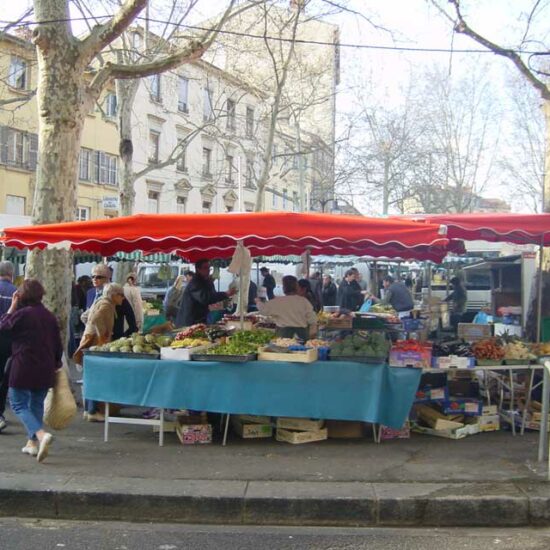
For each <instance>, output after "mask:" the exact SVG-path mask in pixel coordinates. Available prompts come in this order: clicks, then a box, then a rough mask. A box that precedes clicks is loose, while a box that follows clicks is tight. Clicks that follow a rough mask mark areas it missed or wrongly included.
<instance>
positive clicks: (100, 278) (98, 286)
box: [82, 264, 138, 340]
mask: <svg viewBox="0 0 550 550" xmlns="http://www.w3.org/2000/svg"><path fill="white" fill-rule="evenodd" d="M111 276H112V270H111V268H110V267H109V266H108V265H106V264H97V265H95V266H94V268H93V269H92V284H93V285H94V287H93V288H92V289H90V290H89V291H88V295H87V300H86V308H87V310H86V311H85V312H84V314H83V316H82V321H83V322H84V323H87V319H88V314H89V311H90V308H91V307H92V305H93V304H94V302H96V301H97V300H99V299H100V298H101V296H102V294H103V289H104V287H105V285H107V284H108V283H109V282H110V281H111ZM125 325H126V326H127V327H128V328H127V329H125ZM137 331H138V326H137V323H136V317H135V315H134V310H133V309H132V306H131V305H130V303H129V302H128V300H126V299H124V300H123V301H122V303H121V304H120V305H117V306H116V317H115V324H114V326H113V335H112V339H113V340H118V339H119V338H122V337H123V336H130V335H131V334H133V333H134V332H137Z"/></svg>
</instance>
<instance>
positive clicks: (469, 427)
mask: <svg viewBox="0 0 550 550" xmlns="http://www.w3.org/2000/svg"><path fill="white" fill-rule="evenodd" d="M413 432H417V433H421V434H425V435H435V436H436V437H444V438H446V439H463V438H464V437H467V436H469V435H475V434H478V433H479V432H480V428H479V424H478V423H477V422H476V423H475V424H466V425H462V426H461V427H460V428H456V429H454V430H434V429H433V428H425V427H424V426H419V425H418V424H415V425H414V426H413Z"/></svg>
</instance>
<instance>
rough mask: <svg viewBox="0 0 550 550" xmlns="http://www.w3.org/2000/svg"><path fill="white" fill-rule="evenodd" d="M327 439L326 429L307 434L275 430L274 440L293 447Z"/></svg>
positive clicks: (280, 429)
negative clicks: (290, 444)
mask: <svg viewBox="0 0 550 550" xmlns="http://www.w3.org/2000/svg"><path fill="white" fill-rule="evenodd" d="M327 438H328V431H327V429H326V428H323V429H322V430H315V431H309V432H294V431H291V430H285V429H282V428H277V432H276V434H275V439H276V440H277V441H284V442H286V443H292V444H293V445H300V444H301V443H312V442H314V441H324V440H325V439H327Z"/></svg>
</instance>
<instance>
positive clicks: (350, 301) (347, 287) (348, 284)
mask: <svg viewBox="0 0 550 550" xmlns="http://www.w3.org/2000/svg"><path fill="white" fill-rule="evenodd" d="M358 273H359V272H358V271H357V270H356V269H353V268H352V269H348V271H346V274H345V276H344V280H343V281H342V282H341V284H340V287H339V288H338V305H339V306H340V307H341V308H342V309H347V310H349V311H357V310H358V309H359V308H360V307H361V305H362V304H363V291H362V290H361V287H360V286H359V283H358V282H357V276H358Z"/></svg>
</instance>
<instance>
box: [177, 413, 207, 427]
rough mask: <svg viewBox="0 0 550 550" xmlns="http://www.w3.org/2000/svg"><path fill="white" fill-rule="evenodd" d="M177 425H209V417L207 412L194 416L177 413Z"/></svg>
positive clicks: (193, 414)
mask: <svg viewBox="0 0 550 550" xmlns="http://www.w3.org/2000/svg"><path fill="white" fill-rule="evenodd" d="M176 423H177V424H208V415H207V413H205V412H200V413H196V412H193V413H192V414H188V413H181V412H177V413H176Z"/></svg>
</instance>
